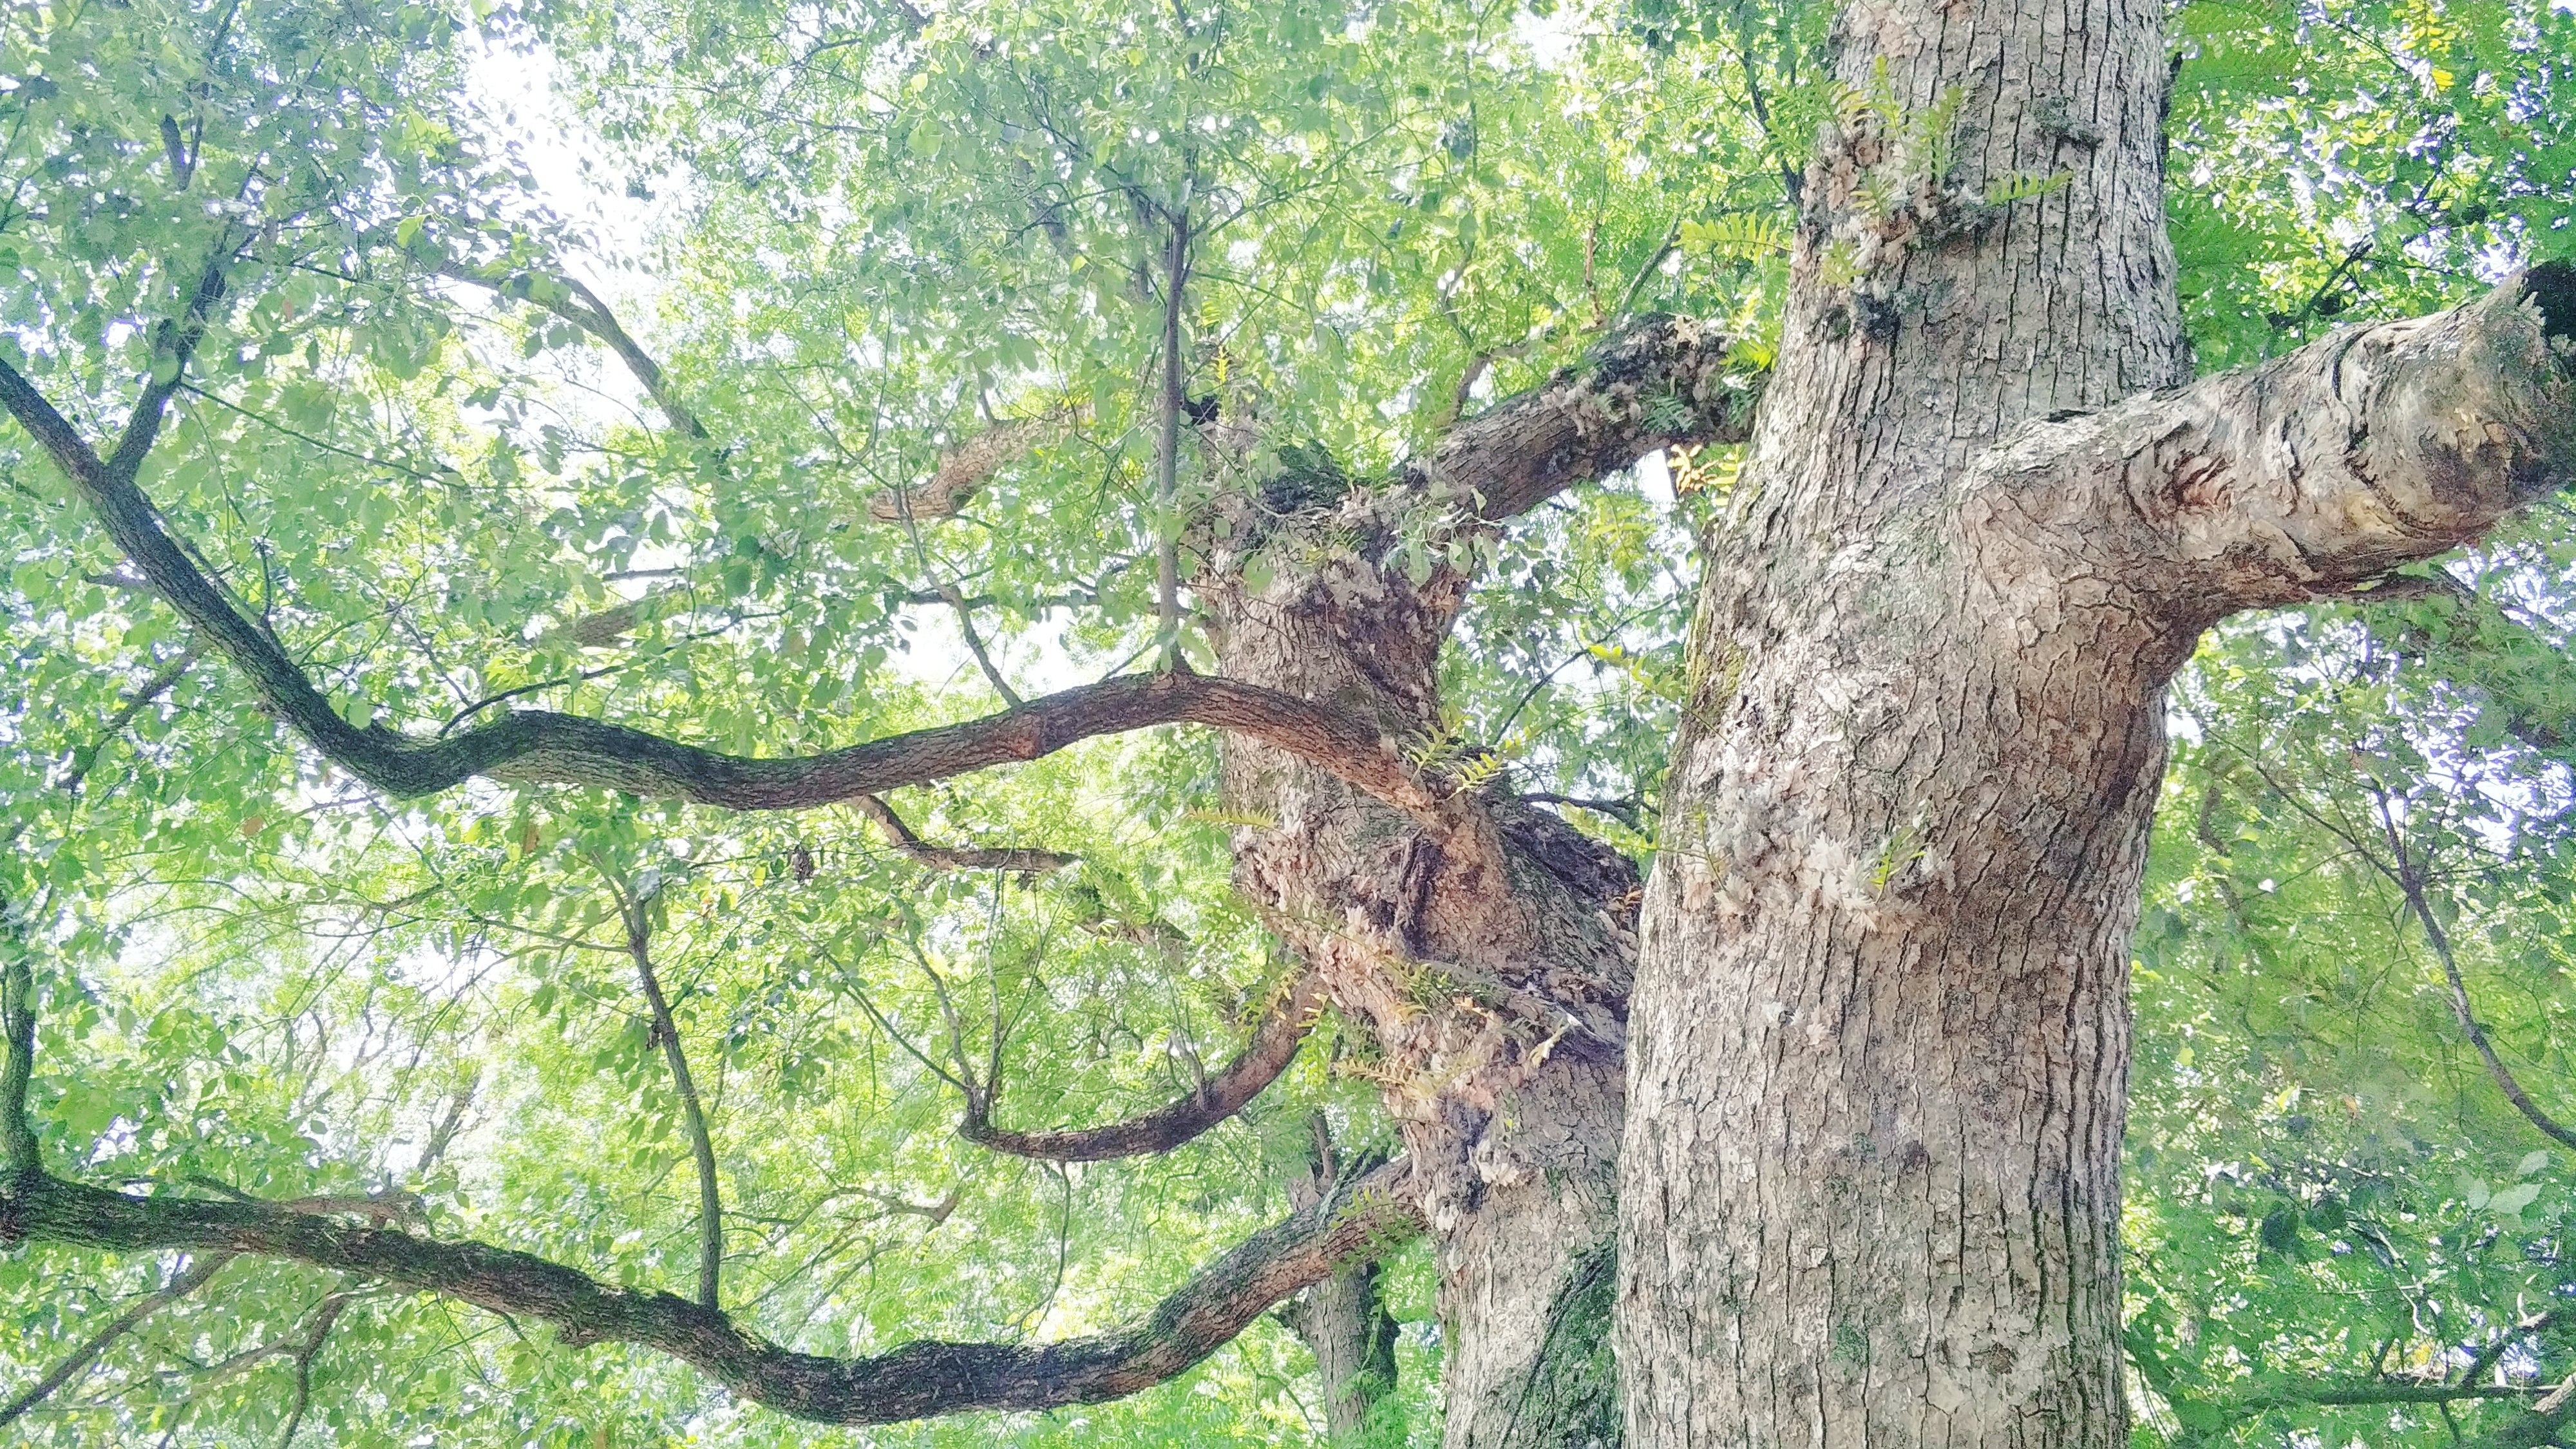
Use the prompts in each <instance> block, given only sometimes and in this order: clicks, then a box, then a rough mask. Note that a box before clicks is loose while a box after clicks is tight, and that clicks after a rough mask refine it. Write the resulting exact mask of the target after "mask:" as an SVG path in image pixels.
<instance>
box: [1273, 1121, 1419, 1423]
mask: <svg viewBox="0 0 2576 1449" xmlns="http://www.w3.org/2000/svg"><path fill="white" fill-rule="evenodd" d="M1312 1129H1313V1150H1312V1152H1311V1154H1310V1156H1309V1158H1308V1163H1307V1177H1306V1181H1305V1182H1304V1183H1303V1184H1302V1185H1300V1184H1294V1183H1292V1184H1291V1185H1290V1188H1289V1194H1288V1196H1289V1200H1290V1202H1291V1203H1292V1205H1294V1206H1295V1207H1296V1208H1297V1209H1298V1210H1299V1211H1301V1212H1302V1211H1305V1210H1307V1209H1308V1208H1310V1207H1312V1206H1313V1205H1314V1204H1315V1203H1317V1202H1320V1201H1322V1200H1323V1199H1325V1198H1326V1197H1329V1196H1330V1195H1331V1194H1332V1192H1333V1188H1334V1186H1335V1184H1336V1183H1337V1182H1339V1180H1340V1179H1341V1176H1342V1174H1343V1171H1344V1170H1345V1168H1346V1167H1352V1166H1356V1164H1349V1163H1345V1162H1344V1161H1343V1160H1342V1155H1341V1153H1339V1152H1338V1151H1336V1150H1335V1148H1334V1144H1333V1138H1332V1131H1331V1128H1330V1126H1329V1125H1328V1124H1327V1123H1326V1122H1325V1120H1324V1116H1323V1114H1322V1113H1320V1112H1318V1113H1316V1114H1315V1115H1314V1117H1313V1119H1312ZM1278 1316H1279V1318H1280V1320H1281V1321H1282V1322H1284V1323H1286V1324H1287V1325H1288V1327H1289V1329H1290V1330H1291V1331H1293V1332H1294V1333H1295V1334H1296V1335H1297V1337H1298V1338H1299V1339H1300V1340H1301V1341H1302V1342H1304V1343H1305V1345H1306V1348H1307V1351H1308V1352H1310V1353H1312V1354H1314V1355H1315V1376H1316V1377H1317V1378H1319V1379H1321V1380H1323V1384H1324V1438H1325V1442H1327V1443H1328V1444H1331V1445H1332V1446H1334V1449H1355V1446H1357V1445H1358V1444H1359V1443H1360V1442H1361V1441H1362V1440H1363V1439H1364V1438H1365V1437H1366V1435H1367V1431H1368V1418H1369V1411H1370V1410H1371V1409H1373V1408H1375V1407H1376V1406H1377V1404H1378V1401H1379V1400H1381V1399H1384V1398H1385V1397H1386V1396H1387V1395H1388V1394H1389V1393H1392V1392H1393V1391H1394V1389H1395V1334H1396V1322H1395V1315H1393V1314H1391V1313H1389V1312H1387V1311H1386V1303H1385V1301H1384V1300H1383V1299H1381V1298H1380V1297H1379V1296H1378V1265H1377V1263H1376V1261H1375V1260H1374V1259H1362V1260H1360V1261H1357V1262H1351V1263H1345V1264H1343V1265H1342V1266H1341V1267H1339V1268H1337V1269H1335V1270H1334V1271H1333V1272H1332V1274H1331V1275H1330V1276H1328V1277H1326V1278H1324V1279H1322V1280H1321V1281H1319V1282H1317V1283H1316V1284H1315V1285H1314V1286H1313V1287H1311V1288H1308V1289H1307V1290H1306V1291H1305V1292H1304V1293H1303V1294H1300V1295H1299V1296H1298V1298H1297V1299H1296V1301H1295V1302H1292V1303H1289V1304H1287V1305H1285V1306H1284V1307H1282V1308H1281V1309H1280V1310H1279V1314H1278Z"/></svg>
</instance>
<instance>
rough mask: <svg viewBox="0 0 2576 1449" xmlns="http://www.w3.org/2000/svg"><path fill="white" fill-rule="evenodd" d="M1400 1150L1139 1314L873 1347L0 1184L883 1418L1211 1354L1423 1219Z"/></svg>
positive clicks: (328, 1237)
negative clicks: (1067, 1326)
mask: <svg viewBox="0 0 2576 1449" xmlns="http://www.w3.org/2000/svg"><path fill="white" fill-rule="evenodd" d="M1411 1197H1412V1194H1411V1192H1410V1191H1409V1178H1408V1176H1407V1174H1406V1170H1405V1169H1404V1167H1403V1165H1402V1164H1401V1163H1397V1164H1391V1165H1390V1166H1388V1167H1386V1168H1382V1169H1380V1170H1379V1171H1377V1172H1375V1173H1372V1174H1370V1175H1369V1176H1368V1177H1366V1178H1363V1179H1361V1180H1359V1181H1358V1182H1356V1183H1353V1184H1350V1185H1348V1186H1347V1187H1346V1188H1345V1190H1343V1191H1341V1192H1339V1193H1336V1194H1333V1195H1332V1196H1330V1197H1329V1198H1328V1199H1327V1200H1325V1201H1323V1202H1320V1203H1318V1204H1316V1205H1314V1206H1313V1207H1310V1208H1308V1209H1305V1210H1303V1211H1300V1212H1297V1213H1295V1214H1293V1215H1291V1216H1290V1217H1288V1218H1287V1219H1285V1220H1284V1221H1282V1222H1279V1223H1276V1224H1274V1225H1272V1226H1270V1227H1268V1228H1264V1229H1263V1230H1261V1231H1260V1232H1258V1233H1255V1234H1253V1235H1252V1237H1250V1238H1249V1239H1247V1240H1246V1241H1245V1242H1244V1243H1243V1244H1242V1245H1241V1246H1239V1247H1236V1248H1235V1249H1233V1250H1232V1251H1231V1252H1228V1253H1226V1254H1224V1255H1223V1256H1221V1257H1219V1258H1217V1259H1216V1260H1215V1261H1214V1262H1212V1263H1210V1264H1208V1265H1207V1266H1206V1267H1204V1268H1202V1269H1200V1270H1199V1271H1198V1272H1197V1273H1196V1274H1194V1275H1193V1276H1192V1277H1191V1278H1190V1279H1189V1281H1187V1282H1186V1283H1183V1284H1182V1285H1181V1286H1180V1287H1179V1288H1178V1289H1176V1290H1174V1291H1173V1292H1172V1294H1171V1295H1170V1296H1169V1297H1167V1298H1165V1299H1164V1300H1163V1301H1162V1302H1161V1303H1160V1304H1159V1305H1157V1306H1156V1307H1155V1309H1154V1310H1153V1311H1152V1312H1151V1313H1149V1314H1147V1315H1146V1316H1145V1317H1144V1318H1142V1319H1139V1320H1137V1321H1136V1322H1134V1323H1131V1324H1129V1325H1128V1326H1126V1327H1124V1328H1120V1329H1116V1330H1113V1331H1111V1332H1107V1333H1101V1334H1095V1335H1091V1336H1088V1337H1083V1338H1073V1339H1065V1340H1061V1341H1059V1342H1055V1343H1046V1344H1001V1343H943V1342H934V1341H927V1340H925V1341H920V1342H915V1343H909V1344H905V1345H904V1346H903V1347H901V1348H897V1349H895V1350H893V1351H891V1352H889V1353H884V1354H879V1355H876V1356H874V1357H868V1358H825V1357H821V1356H818V1355H814V1354H806V1353H797V1352H794V1351H792V1350H789V1349H785V1348H781V1347H780V1346H778V1345H777V1344H774V1343H771V1342H769V1341H768V1340H766V1339H763V1338H761V1337H759V1336H758V1335H756V1334H754V1333H751V1332H749V1331H747V1330H745V1329H744V1328H742V1327H741V1326H740V1325H738V1324H736V1323H735V1322H734V1321H733V1320H732V1319H731V1318H729V1317H728V1316H726V1315H725V1314H723V1313H721V1312H718V1311H715V1310H712V1309H709V1308H707V1307H704V1306H703V1305H700V1304H697V1303H692V1302H690V1301H689V1300H687V1299H685V1298H681V1297H678V1296H677V1295H674V1294H670V1293H661V1292H642V1291H637V1290H633V1289H626V1288H618V1287H612V1286H610V1285H609V1284H606V1283H602V1282H600V1281H598V1280H597V1279H594V1278H592V1277H590V1276H589V1275H588V1274H585V1273H582V1272H579V1271H577V1270H575V1269H573V1268H569V1267H566V1266H564V1265H563V1264H561V1263H556V1262H552V1261H549V1260H547V1259H544V1258H540V1257H536V1256H534V1255H532V1254H528V1253H520V1252H514V1251H511V1250H509V1249H506V1248H496V1247H492V1246H489V1245H487V1244H483V1243H475V1242H444V1241H440V1240H438V1239H434V1238H426V1237H415V1236H413V1235H411V1234H409V1233H404V1232H400V1231H394V1230H389V1229H384V1228H375V1227H360V1226H356V1225H353V1224H348V1223H342V1222H335V1221H333V1220H331V1219H329V1218H323V1217H316V1216H313V1215H311V1214H307V1213H297V1212H288V1211H285V1210H283V1209H281V1208H278V1207H275V1206H272V1205H269V1204H265V1203H248V1202H226V1201H214V1200H208V1199H195V1198H172V1197H132V1196H128V1195H126V1194H123V1193H117V1192H110V1191H107V1190H106V1189H103V1188H97V1187H91V1186H87V1185H84V1184H80V1183H73V1182H66V1181H64V1180H62V1179H60V1178H55V1177H50V1176H45V1175H42V1174H25V1175H21V1176H20V1177H18V1178H17V1180H16V1181H15V1183H14V1184H12V1185H11V1186H10V1188H9V1189H8V1190H7V1191H5V1192H0V1241H21V1240H33V1241H38V1242H52V1243H64V1244H69V1245H73V1246H78V1247H87V1248H99V1249H106V1250H111V1251H116V1252H148V1251H162V1250H170V1249H182V1250H186V1251H189V1252H194V1253H209V1254H212V1253H237V1254H247V1255H252V1256H260V1257H270V1258H286V1259H291V1260H293V1261H296V1262H300V1263H307V1264H311V1265H312V1266H314V1267H318V1268H323V1269H327V1270H330V1271H334V1272H341V1273H350V1274H355V1275H358V1276H360V1277H363V1278H368V1279H373V1280H375V1281H378V1282H381V1283H385V1284H388V1285H390V1286H392V1287H395V1288H401V1289H408V1290H411V1291H415V1292H421V1293H434V1294H438V1295H440V1296H443V1297H447V1298H453V1299H456V1300H459V1301H461V1302H465V1303H470V1304H473V1305H474V1306H476V1307H478V1308H484V1309H488V1310H490V1311H492V1312H494V1313H501V1314H507V1315H510V1316H511V1317H513V1318H517V1319H522V1320H525V1319H536V1320H539V1321H541V1322H545V1323H549V1324H552V1325H554V1327H555V1328H556V1330H557V1331H558V1332H559V1333H560V1334H561V1336H562V1337H563V1339H564V1341H565V1342H566V1343H568V1344H571V1345H574V1346H576V1347H578V1346H582V1345H587V1344H592V1343H601V1342H610V1341H614V1342H621V1343H632V1344H636V1345H639V1346H641V1347H644V1348H648V1349H652V1350H654V1351H657V1352H660V1353H666V1354H669V1355H671V1356H672V1357H674V1358H677V1359H680V1360H681V1361H683V1362H685V1363H688V1364H690V1365H692V1366H693V1367H695V1368H697V1369H699V1370H700V1371H702V1372H704V1373H706V1374H707V1375H709V1376H710V1377H712V1378H714V1379H715V1380H717V1381H718V1382H719V1383H722V1384H723V1385H725V1386H726V1387H727V1388H728V1389H731V1390H732V1391H733V1392H734V1393H736V1394H739V1395H741V1396H742V1397H744V1398H746V1399H750V1400H751V1401H753V1402H755V1403H759V1404H764V1405H767V1406H768V1407H770V1408H772V1409H776V1410H778V1411H779V1412H781V1413H785V1414H792V1415H794V1416H796V1417H798V1418H802V1419H810V1420H815V1421H818V1422H824V1423H836V1424H884V1423H895V1422H900V1421H903V1420H907V1419H920V1418H927V1417H930V1416H933V1415H938V1414H953V1413H959V1412H964V1411H967V1410H975V1409H1047V1408H1054V1407H1057V1406H1060V1405H1065V1404H1087V1403H1098V1402H1101V1401H1103V1400H1107V1399H1114V1398H1118V1397H1120V1396H1122V1395H1125V1394H1132V1393H1135V1392H1136V1391H1138V1390H1140V1389H1145V1388H1150V1387H1152V1386H1153V1385H1155V1384H1158V1383H1161V1382H1163V1381H1164V1380H1166V1379H1169V1378H1171V1377H1172V1376H1173V1375H1175V1374H1178V1373H1180V1372H1181V1371H1182V1370H1184V1369H1186V1368H1188V1367H1189V1366H1190V1365H1192V1364H1194V1363H1196V1362H1198V1361H1199V1360H1200V1359H1202V1358H1205V1357H1206V1356H1207V1355H1208V1354H1210V1353H1212V1352H1214V1351H1215V1350H1216V1349H1218V1348H1219V1347H1221V1346H1223V1345H1224V1344H1225V1343H1226V1342H1228V1341H1229V1340H1231V1339H1232V1338H1233V1337H1234V1336H1235V1335H1236V1334H1237V1333H1240V1332H1241V1331H1242V1330H1243V1329H1244V1327H1245V1326H1246V1325H1248V1324H1250V1323H1251V1322H1252V1321H1253V1320H1254V1319H1255V1318H1257V1317H1259V1316H1260V1315H1261V1314H1262V1313H1263V1312H1264V1311H1266V1310H1267V1309H1268V1308H1269V1307H1270V1306H1271V1305H1272V1304H1274V1303H1277V1302H1278V1301H1279V1300H1280V1299H1282V1298H1285V1297H1287V1296H1288V1295H1289V1294H1291V1293H1294V1292H1296V1291H1297V1290H1299V1289H1301V1288H1303V1287H1305V1286H1306V1285H1307V1284H1309V1283H1312V1282H1315V1281H1317V1280H1318V1279H1320V1278H1322V1277H1324V1276H1325V1275H1326V1274H1328V1273H1330V1272H1332V1271H1333V1270H1334V1269H1335V1268H1337V1267H1339V1266H1340V1265H1341V1264H1343V1263H1345V1262H1347V1261H1349V1260H1350V1259H1352V1258H1353V1257H1356V1256H1359V1255H1362V1254H1364V1253H1368V1252H1373V1251H1379V1250H1382V1249H1383V1247H1384V1245H1385V1244H1386V1242H1387V1240H1389V1239H1390V1238H1399V1237H1404V1236H1409V1235H1410V1234H1411V1233H1413V1232H1415V1231H1418V1230H1419V1221H1420V1220H1419V1218H1418V1216H1417V1211H1418V1210H1417V1209H1416V1208H1415V1207H1414V1205H1413V1204H1412V1202H1411Z"/></svg>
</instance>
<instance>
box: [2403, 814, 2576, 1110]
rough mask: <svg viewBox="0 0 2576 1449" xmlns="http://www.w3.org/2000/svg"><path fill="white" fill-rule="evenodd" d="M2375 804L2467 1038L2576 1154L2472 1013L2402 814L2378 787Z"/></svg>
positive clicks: (2517, 1106) (2518, 1101)
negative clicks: (2403, 830) (2428, 897)
mask: <svg viewBox="0 0 2576 1449" xmlns="http://www.w3.org/2000/svg"><path fill="white" fill-rule="evenodd" d="M2371 798H2372V799H2373V800H2374V801H2375V802H2376V803H2377V804H2378V806H2379V824H2380V829H2381V830H2382V831H2384V832H2385V833H2386V835H2387V838H2388V848H2389V850H2390V851H2391V852H2392V853H2394V855H2395V856H2396V865H2395V868H2394V869H2392V870H2389V874H2390V875H2391V876H2392V877H2393V878H2394V879H2395V880H2396V882H2397V888H2398V890H2399V891H2401V892H2403V893H2404V895H2405V897H2406V909H2407V911H2408V913H2410V914H2411V915H2413V916H2414V917H2415V923H2416V925H2418V926H2420V927H2422V928H2423V932H2424V940H2425V942H2426V943H2427V944H2428V945H2430V946H2431V947H2432V948H2433V955H2434V957H2435V958H2436V959H2437V960H2439V961H2440V962H2441V963H2442V975H2443V977H2444V979H2446V980H2447V981H2449V983H2450V986H2451V1015H2452V1016H2454V1017H2456V1018H2457V1019H2458V1020H2459V1023H2460V1032H2461V1034H2462V1035H2464V1036H2466V1037H2467V1038H2468V1039H2469V1044H2470V1045H2471V1046H2473V1047H2476V1048H2477V1051H2478V1058H2479V1060H2481V1061H2483V1062H2485V1063H2486V1064H2487V1075H2489V1076H2491V1077H2493V1078H2494V1079H2495V1084H2496V1086H2497V1087H2498V1088H2500V1089H2502V1091H2503V1092H2504V1095H2505V1100H2506V1101H2508V1102H2511V1103H2512V1104H2513V1107H2514V1110H2515V1111H2517V1112H2520V1113H2521V1114H2522V1115H2523V1119H2524V1120H2525V1121H2527V1122H2529V1123H2530V1124H2531V1125H2532V1126H2534V1127H2537V1128H2539V1129H2540V1131H2541V1133H2542V1135H2544V1136H2546V1137H2548V1138H2549V1139H2550V1140H2552V1141H2554V1142H2556V1143H2557V1144H2558V1145H2559V1146H2561V1147H2566V1148H2570V1149H2576V1130H2570V1129H2569V1128H2568V1127H2567V1126H2566V1125H2565V1124H2564V1123H2562V1122H2559V1121H2558V1120H2557V1119H2556V1118H2553V1117H2551V1116H2550V1115H2549V1114H2548V1113H2547V1112H2544V1111H2542V1110H2541V1108H2540V1104H2539V1103H2537V1102H2534V1101H2533V1100H2531V1094H2530V1093H2529V1092H2526V1091H2524V1090H2523V1089H2522V1083H2521V1082H2520V1081H2519V1080H2517V1079H2516V1078H2515V1076H2514V1074H2513V1071H2512V1069H2511V1068H2509V1067H2507V1066H2506V1065H2505V1064H2504V1058H2502V1057H2500V1056H2497V1055H2496V1049H2495V1047H2494V1046H2493V1045H2492V1044H2491V1043H2489V1042H2488V1041H2487V1033H2486V1028H2485V1027H2483V1026H2480V1025H2479V1024H2478V1017H2477V1013H2476V1012H2475V1011H2473V1010H2472V1009H2470V1006H2469V986H2468V981H2467V980H2466V978H2464V977H2462V976H2461V974H2460V962H2459V958H2458V957H2456V956H2454V955H2452V954H2451V934H2450V932H2448V931H2445V930H2443V929H2442V924H2441V922H2439V921H2437V920H2435V919H2434V917H2433V908H2432V905H2431V903H2430V902H2428V901H2427V900H2425V898H2424V871H2423V868H2422V867H2420V866H2418V865H2417V864H2416V862H2415V856H2414V853H2413V851H2412V850H2410V849H2409V848H2408V846H2407V844H2406V837H2405V836H2404V835H2403V834H2402V833H2400V831H2399V830H2398V828H2397V816H2396V812H2395V811H2393V810H2391V809H2390V808H2389V803H2388V795H2387V792H2385V791H2383V790H2380V789H2378V788H2376V786H2374V787H2373V788H2372V791H2371ZM2383 869H2386V867H2383Z"/></svg>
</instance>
